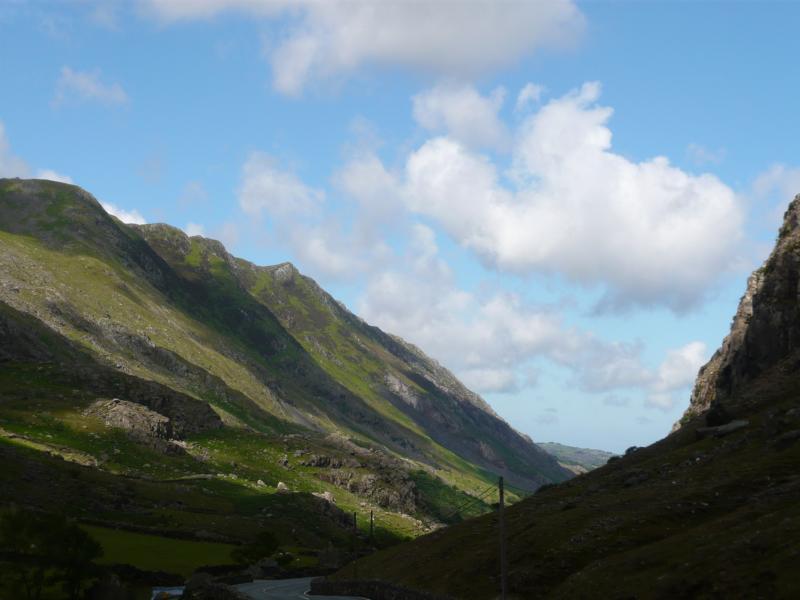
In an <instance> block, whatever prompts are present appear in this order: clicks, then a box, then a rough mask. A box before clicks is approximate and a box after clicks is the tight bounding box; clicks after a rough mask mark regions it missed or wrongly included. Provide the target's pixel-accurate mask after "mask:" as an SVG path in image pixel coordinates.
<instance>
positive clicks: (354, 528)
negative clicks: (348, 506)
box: [353, 511, 358, 579]
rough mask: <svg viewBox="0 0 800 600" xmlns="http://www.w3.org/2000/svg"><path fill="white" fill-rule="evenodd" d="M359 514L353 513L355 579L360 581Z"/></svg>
mask: <svg viewBox="0 0 800 600" xmlns="http://www.w3.org/2000/svg"><path fill="white" fill-rule="evenodd" d="M357 563H358V513H357V512H356V511H353V579H358V564H357Z"/></svg>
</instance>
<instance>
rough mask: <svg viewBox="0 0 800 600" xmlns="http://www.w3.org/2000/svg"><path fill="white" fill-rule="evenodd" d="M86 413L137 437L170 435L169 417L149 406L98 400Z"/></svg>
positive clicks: (113, 400) (118, 400) (163, 437)
mask: <svg viewBox="0 0 800 600" xmlns="http://www.w3.org/2000/svg"><path fill="white" fill-rule="evenodd" d="M86 414H87V415H93V416H96V417H99V418H100V419H102V420H103V422H104V423H105V424H106V425H108V426H109V427H118V428H120V429H124V430H125V431H127V432H129V433H130V434H131V435H133V436H134V437H137V438H159V439H162V440H168V439H170V438H171V437H172V423H170V420H169V418H167V417H165V416H164V415H160V414H158V413H157V412H155V411H152V410H150V409H149V408H147V407H145V406H142V405H140V404H135V403H133V402H127V401H126V400H120V399H119V398H114V399H112V400H98V401H97V402H95V403H94V404H92V405H91V406H90V407H89V409H88V410H87V411H86Z"/></svg>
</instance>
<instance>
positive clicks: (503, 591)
mask: <svg viewBox="0 0 800 600" xmlns="http://www.w3.org/2000/svg"><path fill="white" fill-rule="evenodd" d="M497 486H498V489H499V492H500V502H499V503H498V505H497V517H498V521H499V522H500V598H501V600H506V598H507V596H508V554H507V549H506V514H505V512H506V511H505V490H504V488H503V478H502V477H501V478H500V481H498V484H497Z"/></svg>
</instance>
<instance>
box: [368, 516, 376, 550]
mask: <svg viewBox="0 0 800 600" xmlns="http://www.w3.org/2000/svg"><path fill="white" fill-rule="evenodd" d="M374 534H375V511H374V510H371V511H369V542H370V544H372V543H373V542H374Z"/></svg>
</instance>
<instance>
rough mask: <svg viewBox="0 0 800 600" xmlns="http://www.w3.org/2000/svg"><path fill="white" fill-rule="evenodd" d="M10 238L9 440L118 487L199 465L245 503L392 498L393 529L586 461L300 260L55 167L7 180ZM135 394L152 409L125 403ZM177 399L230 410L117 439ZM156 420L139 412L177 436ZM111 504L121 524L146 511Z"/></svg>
mask: <svg viewBox="0 0 800 600" xmlns="http://www.w3.org/2000/svg"><path fill="white" fill-rule="evenodd" d="M0 247H2V250H3V251H2V253H0V337H2V339H3V340H4V343H3V344H2V348H3V349H2V350H0V392H2V393H3V394H5V400H3V401H2V402H0V426H2V428H3V431H5V434H3V435H0V444H6V445H9V449H8V451H10V452H20V451H21V450H20V448H22V447H27V448H31V447H34V448H38V449H46V451H47V452H49V453H55V454H58V455H61V456H62V457H65V458H66V459H67V460H68V461H70V460H73V459H74V460H78V461H79V463H80V464H86V465H94V467H93V468H98V469H100V470H102V471H103V472H106V473H110V476H111V477H112V480H108V485H109V486H111V488H110V489H116V488H115V487H114V484H113V477H117V476H124V477H126V478H129V479H130V478H134V479H136V480H139V479H142V480H151V479H154V478H155V479H158V480H162V479H163V480H164V481H171V480H172V479H174V478H176V477H190V478H192V479H191V481H196V483H194V484H192V485H195V486H198V487H199V488H202V489H206V488H207V489H206V491H207V493H208V494H212V493H218V492H216V491H214V489H215V487H214V486H215V484H214V480H217V479H219V480H220V481H225V482H228V483H229V484H230V485H228V486H227V487H226V488H225V492H224V494H226V495H228V496H229V495H230V494H234V496H236V497H238V495H239V494H245V495H247V496H248V497H251V496H252V498H251V500H248V502H250V504H248V506H251V505H252V506H256V505H258V504H259V503H265V502H268V501H269V502H271V501H272V500H271V498H272V496H271V494H275V493H278V492H279V491H280V489H281V488H280V487H279V486H278V484H279V483H281V484H286V485H287V486H288V487H289V489H295V490H298V491H299V490H303V491H304V492H308V493H315V494H323V495H324V494H328V495H329V496H326V497H330V498H334V497H335V499H336V503H337V505H338V506H340V507H341V508H342V509H344V510H345V511H347V510H349V511H353V510H355V511H356V512H359V513H361V514H362V517H361V522H362V523H363V522H364V521H363V518H364V517H363V514H364V513H365V511H366V513H367V514H368V512H369V510H379V511H381V512H380V514H381V515H382V516H381V518H382V519H384V520H385V523H386V527H387V528H388V529H389V530H390V531H391V532H393V533H392V535H418V534H419V533H421V532H423V531H425V530H427V529H429V528H430V527H437V526H439V525H440V524H441V519H444V520H445V522H449V521H452V520H453V519H456V520H458V519H460V518H463V517H464V516H469V515H471V514H476V512H475V511H482V510H486V509H488V505H487V504H486V502H483V501H480V502H476V503H474V505H473V506H472V507H471V508H469V509H466V510H467V511H466V512H465V513H463V514H462V513H459V512H458V511H457V510H456V511H455V512H453V511H454V509H458V507H459V506H462V505H465V503H466V502H465V501H466V500H468V499H473V500H474V499H475V497H476V496H478V495H479V494H480V492H481V491H482V490H483V489H484V488H485V487H486V486H487V485H488V484H490V483H491V482H493V481H494V480H495V479H496V477H497V476H498V475H502V476H504V477H505V478H506V479H507V481H508V482H509V484H510V494H511V498H512V499H516V498H518V497H519V496H520V495H522V494H524V493H525V492H526V491H530V490H533V489H536V488H537V487H539V486H541V485H543V484H547V483H551V482H553V481H560V480H564V479H566V478H568V477H570V476H571V473H569V472H568V471H567V470H565V469H563V468H562V467H561V466H559V465H558V463H557V462H556V461H555V459H553V458H552V457H550V456H549V455H547V454H546V453H545V452H544V451H542V450H541V449H539V448H538V447H537V446H535V444H534V443H533V442H532V441H531V440H530V439H529V438H527V437H526V436H523V435H522V434H519V433H518V432H516V431H515V430H514V429H513V428H511V426H510V425H509V424H508V423H506V422H505V421H503V420H502V419H500V418H499V417H498V416H497V415H496V414H495V413H494V411H492V410H491V409H490V408H489V407H488V405H486V404H485V402H483V400H482V399H481V398H480V397H479V396H478V395H477V394H474V393H472V392H470V391H469V390H468V389H467V388H466V387H464V386H463V385H462V384H461V383H460V382H459V381H458V380H457V379H456V378H455V376H453V375H452V373H450V372H449V371H447V370H446V369H445V368H444V367H442V366H441V365H439V364H438V363H437V362H435V361H433V360H432V359H430V358H428V357H427V356H426V355H424V353H422V352H421V351H420V350H419V349H418V348H416V347H414V346H412V345H410V344H408V343H406V342H404V341H403V340H401V339H400V338H398V337H396V336H392V335H390V334H387V333H384V332H383V331H381V330H380V329H378V328H376V327H373V326H371V325H369V324H367V323H366V322H364V321H363V320H362V319H360V318H359V317H357V316H356V315H354V314H353V313H351V312H350V311H348V310H347V309H346V307H344V306H343V305H342V304H341V303H339V302H337V301H336V300H335V299H333V298H332V297H331V296H330V295H329V294H327V292H325V291H324V290H323V289H322V288H321V287H320V286H319V285H318V284H316V282H314V281H313V280H312V279H310V278H308V277H306V276H304V275H302V274H301V273H300V272H299V271H297V269H296V268H295V267H294V266H292V265H290V264H289V263H281V264H278V265H273V266H268V267H259V266H257V265H254V264H253V263H250V262H248V261H245V260H243V259H239V258H236V257H234V256H232V255H230V254H229V253H228V252H227V250H226V249H225V248H224V246H223V245H222V244H221V243H219V242H217V241H215V240H208V239H207V238H202V237H199V236H195V237H190V236H187V235H186V234H184V233H183V232H182V231H180V230H178V229H177V228H173V227H171V226H168V225H159V224H156V225H144V226H130V225H125V224H124V223H122V222H120V221H119V220H117V219H116V218H114V217H112V216H110V215H108V214H107V213H106V212H105V211H104V210H103V209H102V207H101V205H100V204H99V202H97V201H96V199H94V198H93V197H92V196H91V194H89V193H88V192H86V191H84V190H82V189H81V188H78V187H77V186H71V185H67V184H61V183H55V182H49V181H45V180H19V179H0ZM41 340H49V341H48V342H47V343H46V344H44V345H42V342H41ZM116 400H119V402H116ZM127 401H133V402H137V403H139V404H143V405H144V406H146V407H147V408H148V409H150V410H152V411H154V412H155V413H156V414H155V415H151V414H150V413H147V412H142V411H139V412H138V413H137V412H136V411H132V412H131V411H129V414H124V413H125V410H126V407H127V406H128V405H127V404H126V402H127ZM181 402H184V403H185V402H191V403H194V404H186V406H195V405H196V406H198V407H204V408H201V409H198V410H197V411H191V414H196V415H197V419H198V421H197V422H198V423H206V422H207V424H210V423H211V421H214V423H215V425H214V426H213V427H206V426H203V427H201V428H200V429H197V428H195V429H193V430H191V431H190V430H187V433H186V435H183V434H182V435H181V437H180V439H175V440H174V442H175V443H172V442H171V441H170V442H169V445H168V446H164V444H163V443H162V442H161V441H158V440H155V439H154V440H151V441H150V442H149V444H148V443H144V444H143V443H142V440H141V439H134V438H136V436H134V435H133V432H129V433H130V436H132V437H131V440H133V441H131V440H129V439H127V438H126V439H125V440H123V439H122V438H120V437H119V436H120V435H121V433H120V432H119V428H118V426H117V425H118V424H119V423H128V422H131V423H133V422H140V421H142V420H145V421H147V419H151V420H152V419H155V420H156V421H157V420H158V414H163V413H164V412H169V411H170V409H169V406H172V405H174V406H179V405H181V404H180V403H181ZM36 407H38V408H36ZM129 408H130V407H129ZM111 409H113V410H114V411H117V412H115V413H114V416H113V417H110V416H108V410H111ZM207 409H208V411H210V414H206V413H204V412H203V411H206V410H207ZM104 411H105V412H104ZM119 411H122V413H123V415H122V417H119V415H118V414H117V413H118V412H119ZM179 412H180V411H178V412H175V411H172V413H170V414H172V419H173V420H175V421H176V422H177V421H178V420H179ZM201 413H203V414H206V417H202V415H201ZM187 414H188V413H187ZM104 415H105V416H104ZM167 416H168V415H167ZM201 417H202V418H201ZM156 421H153V422H152V423H149V424H148V423H144V424H143V425H142V427H143V428H144V430H146V431H153V432H157V431H162V430H163V427H162V425H160V424H159V423H158V422H156ZM217 421H218V422H219V423H221V427H220V426H219V424H218V423H217ZM109 423H111V424H109ZM167 429H169V428H167ZM173 429H174V427H173ZM179 429H180V428H178V430H179ZM176 431H177V430H176ZM130 436H129V437H130ZM53 440H58V442H57V443H55V442H54V441H53ZM123 448H124V449H125V450H124V452H122V449H123ZM165 448H166V449H168V450H169V451H170V452H174V454H164V453H163V452H161V451H160V450H159V449H161V450H164V449H165ZM117 450H119V451H120V452H116V451H117ZM157 450H159V451H157ZM126 453H128V454H129V456H128V455H126ZM25 456H27V455H22V454H20V455H19V457H20V458H19V460H20V461H21V462H25V461H28V459H27V458H25ZM264 456H270V457H271V458H270V459H269V461H267V462H264V459H263V457H264ZM133 457H140V458H138V459H136V460H134V459H133ZM48 464H49V463H48ZM212 465H213V466H212ZM51 467H52V468H56V469H57V466H48V467H47V468H48V469H50V468H51ZM209 469H213V472H212V473H209ZM39 470H40V467H36V468H35V469H34V472H39ZM201 475H202V476H203V477H206V476H211V477H212V479H211V480H209V481H210V483H203V482H204V481H206V480H205V479H195V478H197V477H199V476H201ZM165 478H166V479H165ZM37 481H38V480H37ZM103 481H106V480H105V479H104V480H103ZM231 482H233V483H231ZM234 484H235V485H234ZM41 485H46V478H44V477H43V478H42V479H41ZM104 485H105V484H104ZM164 485H168V484H166V483H165V484H164ZM3 490H5V492H4V493H0V501H4V502H8V501H12V502H13V501H18V500H19V498H18V497H17V496H16V492H15V491H14V489H13V486H12V485H11V484H10V482H9V486H7V487H5V488H4V487H3V485H2V482H1V481H0V492H2V491H3ZM236 502H239V501H238V500H237V501H236ZM75 506H79V504H77V505H75ZM43 508H46V507H43ZM75 510H77V511H78V515H79V516H80V514H83V513H82V512H81V511H82V510H83V509H80V508H76V509H75ZM109 510H110V509H109ZM161 510H162V509H161V508H159V509H158V511H156V512H155V513H154V517H153V519H155V518H156V517H157V515H158V514H159V511H161ZM164 510H166V508H165V509H164ZM170 510H171V509H170ZM248 510H250V509H248ZM265 510H267V509H265ZM281 510H284V509H281ZM112 512H113V515H114V516H113V521H114V523H115V527H117V526H119V527H125V526H129V525H131V524H130V523H127V520H129V519H130V517H128V516H126V515H125V514H124V513H120V512H118V511H112ZM109 514H111V513H109ZM227 514H229V516H230V518H234V519H241V521H242V523H246V522H249V521H248V520H251V519H252V518H253V516H252V515H250V514H249V513H248V514H241V511H240V510H239V509H236V510H235V511H234V512H232V513H227ZM275 514H276V515H277V513H275ZM326 514H327V513H326ZM159 518H160V517H159ZM170 518H173V517H172V516H171V517H170ZM174 518H179V520H181V522H183V521H186V522H187V523H188V522H190V521H191V515H189V514H187V515H179V517H174ZM274 518H277V516H275V517H274ZM325 518H326V519H327V518H332V517H330V516H326V517H325ZM337 518H338V517H337ZM287 519H288V517H287ZM126 523H127V524H126ZM297 523H298V524H297V525H296V527H295V529H296V530H297V531H298V532H300V533H297V534H296V535H301V533H302V532H303V531H304V530H305V528H306V525H304V524H303V523H302V521H299V522H297ZM337 523H338V524H337ZM181 526H182V527H185V526H186V525H185V524H184V525H181ZM217 527H219V525H218V526H217ZM330 527H333V529H330ZM330 527H328V526H327V525H326V526H325V528H324V529H325V530H326V531H329V532H333V531H338V530H337V529H336V528H337V527H341V524H340V523H339V521H336V520H335V519H334V523H333V525H331V526H330ZM240 531H241V533H239V534H237V535H240V536H244V537H245V538H246V537H247V536H248V535H250V531H252V528H246V527H244V526H243V527H242V528H241V530H240ZM306 533H308V532H306ZM306 533H303V535H306ZM220 534H221V532H220ZM285 535H286V537H287V538H290V537H292V535H295V534H291V533H286V534H285ZM326 535H334V534H333V533H329V534H326ZM335 535H339V534H338V533H337V534H335ZM240 539H241V538H240ZM304 539H307V540H308V539H313V540H316V541H314V542H313V543H314V544H317V545H322V546H324V542H323V541H321V540H318V539H317V538H314V537H313V536H312V537H311V538H308V537H306V538H304ZM295 543H297V540H295Z"/></svg>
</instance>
